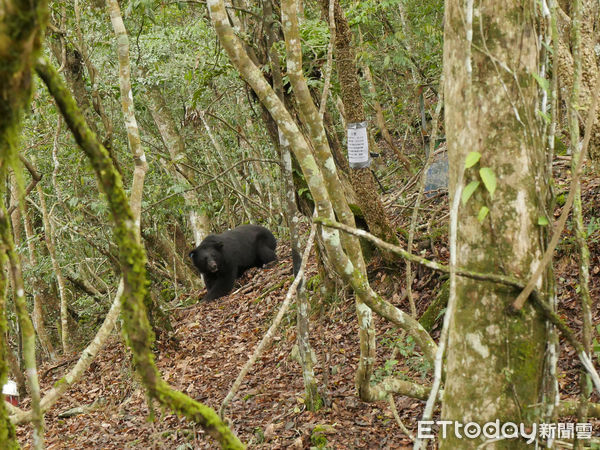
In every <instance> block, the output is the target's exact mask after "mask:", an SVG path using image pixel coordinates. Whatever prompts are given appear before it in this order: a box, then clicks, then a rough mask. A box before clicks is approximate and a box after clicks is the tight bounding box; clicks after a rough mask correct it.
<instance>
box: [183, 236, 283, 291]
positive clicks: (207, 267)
mask: <svg viewBox="0 0 600 450" xmlns="http://www.w3.org/2000/svg"><path fill="white" fill-rule="evenodd" d="M276 245H277V241H276V239H275V236H273V233H271V232H270V231H269V230H267V229H266V228H265V227H261V226H259V225H241V226H239V227H237V228H234V229H233V230H229V231H225V232H223V233H221V234H210V235H208V236H207V237H206V238H205V239H204V240H203V241H202V242H201V243H200V245H199V246H198V247H196V248H195V249H194V250H192V251H191V252H190V258H191V259H192V262H193V263H194V266H196V268H197V269H198V271H200V273H201V274H202V276H203V278H204V283H205V284H206V289H208V292H207V293H206V295H205V296H204V300H214V299H216V298H219V297H222V296H224V295H227V294H229V293H230V292H231V290H232V289H233V283H234V282H235V280H236V278H239V277H241V276H242V274H243V273H244V272H245V271H246V270H248V269H249V268H250V267H262V266H263V265H264V264H267V263H269V262H271V261H275V260H276V259H277V256H276V255H275V247H276Z"/></svg>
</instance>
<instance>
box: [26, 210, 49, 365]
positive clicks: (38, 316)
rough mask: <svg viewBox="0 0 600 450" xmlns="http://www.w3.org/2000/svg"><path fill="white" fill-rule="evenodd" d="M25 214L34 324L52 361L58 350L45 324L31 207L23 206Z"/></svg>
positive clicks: (43, 288) (42, 289) (41, 284)
mask: <svg viewBox="0 0 600 450" xmlns="http://www.w3.org/2000/svg"><path fill="white" fill-rule="evenodd" d="M23 209H24V211H25V214H24V216H23V222H24V223H25V236H26V237H27V248H28V250H29V266H30V268H31V271H32V272H33V273H34V275H33V280H32V290H33V313H32V318H33V325H34V326H35V331H36V333H37V336H38V339H39V340H40V345H41V346H42V349H43V350H44V352H45V353H46V354H47V355H48V357H49V358H50V360H51V361H54V360H55V359H56V352H55V351H54V345H52V341H51V340H50V336H48V332H47V331H46V325H45V324H44V311H43V306H44V292H45V291H46V289H45V286H44V282H43V280H42V279H41V277H40V273H39V271H38V270H37V257H36V250H35V241H36V238H35V236H34V235H33V228H32V226H31V219H30V217H29V214H30V209H31V208H28V207H24V208H23Z"/></svg>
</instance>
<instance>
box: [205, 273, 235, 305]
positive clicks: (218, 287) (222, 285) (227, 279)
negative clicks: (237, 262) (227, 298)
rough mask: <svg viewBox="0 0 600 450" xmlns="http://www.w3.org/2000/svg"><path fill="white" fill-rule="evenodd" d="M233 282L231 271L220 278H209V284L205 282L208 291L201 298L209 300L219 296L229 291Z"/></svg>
mask: <svg viewBox="0 0 600 450" xmlns="http://www.w3.org/2000/svg"><path fill="white" fill-rule="evenodd" d="M234 283H235V276H234V274H233V273H228V274H227V275H223V276H222V277H220V278H217V279H213V280H211V283H210V286H209V283H207V288H208V292H207V293H206V295H205V296H204V298H203V299H202V300H204V301H209V300H214V299H217V298H219V297H223V296H224V295H227V294H229V293H230V292H231V290H232V289H233V284H234Z"/></svg>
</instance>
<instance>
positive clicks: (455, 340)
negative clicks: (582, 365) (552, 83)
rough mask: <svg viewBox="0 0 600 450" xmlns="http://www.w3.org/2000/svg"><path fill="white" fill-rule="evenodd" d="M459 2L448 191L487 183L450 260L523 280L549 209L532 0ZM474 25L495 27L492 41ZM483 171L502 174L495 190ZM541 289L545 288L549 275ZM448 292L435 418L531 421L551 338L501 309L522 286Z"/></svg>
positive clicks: (450, 37) (451, 59)
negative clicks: (474, 158)
mask: <svg viewBox="0 0 600 450" xmlns="http://www.w3.org/2000/svg"><path fill="white" fill-rule="evenodd" d="M463 4H464V3H463V2H460V1H458V0H448V1H446V12H445V14H446V17H445V43H444V92H445V96H446V109H445V113H446V133H447V137H448V151H449V157H450V194H451V197H453V196H455V195H456V192H457V190H458V189H459V186H460V185H462V180H463V175H464V183H465V184H469V183H471V182H473V181H479V182H482V181H483V183H480V185H479V187H478V188H477V189H476V190H475V193H474V194H473V195H472V196H471V197H470V199H469V200H468V201H467V202H466V205H463V206H462V208H461V210H460V212H459V214H458V235H457V240H456V248H457V249H458V251H457V253H456V265H457V267H460V268H464V269H470V270H476V271H478V272H489V273H494V272H498V271H501V272H502V273H504V274H506V275H514V276H516V277H517V278H519V279H520V280H523V281H526V280H527V279H528V277H529V276H530V275H531V274H532V273H533V272H534V271H535V269H536V267H537V266H538V264H539V262H540V260H541V256H542V253H543V248H544V242H545V236H544V235H545V233H544V231H545V230H544V229H543V227H541V226H539V225H538V218H540V217H545V211H546V209H545V205H544V204H543V202H544V200H543V199H546V198H547V197H546V195H545V191H546V186H545V185H544V173H545V172H544V161H545V159H544V148H543V145H542V142H541V134H540V132H539V130H541V124H540V123H539V121H538V119H537V116H536V108H537V105H538V92H537V89H538V87H537V83H536V81H535V80H534V78H533V77H532V76H531V74H532V73H536V72H537V56H538V55H537V47H536V31H535V28H534V23H535V20H534V17H535V2H534V1H532V0H530V1H516V0H512V1H508V2H494V1H490V0H486V1H483V2H481V3H480V4H478V6H477V9H476V10H475V11H472V10H471V11H465V9H464V7H463ZM471 18H472V20H473V22H472V23H471V22H470V21H469V20H470V19H471ZM481 30H486V31H490V30H494V32H493V34H492V35H491V36H493V42H492V41H491V39H490V37H489V36H488V35H487V34H485V35H482V34H481ZM470 36H472V41H473V42H470V41H469V40H468V38H469V37H470ZM475 151H476V152H479V153H480V154H481V159H480V160H479V162H478V163H477V164H475V166H473V167H471V168H469V169H466V170H465V158H466V156H467V154H469V153H470V152H475ZM485 168H487V169H485ZM480 169H484V170H482V171H480ZM490 174H493V175H494V178H495V180H497V188H496V189H495V192H494V189H493V188H492V186H491V185H490V183H489V180H490V178H491V176H490ZM486 183H487V184H486ZM486 185H487V186H488V188H486V187H485V186H486ZM451 203H452V201H451ZM482 207H487V208H489V214H487V216H486V217H485V218H484V219H483V220H482V221H480V220H478V217H477V216H478V213H479V212H480V211H481V208H482ZM546 219H549V218H548V217H546ZM537 287H538V289H539V290H540V291H542V292H544V290H545V289H546V283H545V281H542V282H540V284H539V285H538V286H537ZM451 295H452V294H451ZM455 295H456V297H455V298H456V309H455V313H454V317H452V319H451V322H450V329H449V341H448V354H447V371H446V385H445V390H444V398H443V407H442V419H443V420H451V421H455V422H459V423H462V424H466V423H468V422H471V421H472V422H477V423H478V424H479V425H480V426H483V425H484V424H485V423H487V422H494V421H495V420H496V419H499V420H500V422H501V423H506V422H515V423H521V422H524V423H527V424H530V423H532V422H536V421H537V420H536V417H535V414H536V413H535V412H534V409H531V408H530V407H531V406H533V405H535V404H536V403H538V402H539V400H540V394H541V392H540V391H541V385H542V383H541V381H542V380H541V375H542V373H543V371H542V366H543V358H544V349H545V338H546V326H545V323H544V320H542V317H541V315H540V314H539V313H538V312H537V311H536V310H534V309H533V307H532V306H531V305H530V304H526V306H525V308H524V309H523V314H522V315H520V316H508V315H507V313H506V312H505V308H506V306H507V305H509V304H510V303H511V302H512V301H513V300H514V298H515V297H516V295H517V292H515V291H514V290H513V289H507V288H506V287H503V286H500V285H498V284H494V283H490V282H479V281H474V280H470V279H467V278H464V277H457V280H456V291H455ZM482 442H483V438H482V437H480V438H479V439H467V438H465V437H464V435H463V438H462V439H459V438H458V437H457V436H455V433H454V432H449V433H448V434H447V437H446V439H442V440H441V442H440V444H441V445H440V448H441V449H456V448H461V449H469V448H476V447H477V446H478V445H480V444H481V443H482ZM495 445H496V447H494V448H507V449H508V448H510V449H517V448H529V447H528V445H527V444H526V443H525V441H524V440H514V439H507V440H503V441H499V442H497V443H496V444H495Z"/></svg>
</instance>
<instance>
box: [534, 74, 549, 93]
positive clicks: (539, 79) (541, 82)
mask: <svg viewBox="0 0 600 450" xmlns="http://www.w3.org/2000/svg"><path fill="white" fill-rule="evenodd" d="M531 75H533V78H535V81H537V82H538V84H539V85H540V87H541V88H542V89H543V90H544V91H546V92H547V93H548V94H549V93H550V83H548V80H546V79H545V78H542V77H540V76H539V75H538V74H537V73H535V72H533V73H532V74H531Z"/></svg>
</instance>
